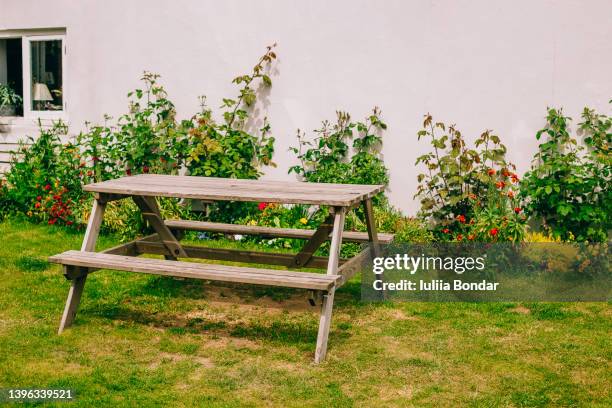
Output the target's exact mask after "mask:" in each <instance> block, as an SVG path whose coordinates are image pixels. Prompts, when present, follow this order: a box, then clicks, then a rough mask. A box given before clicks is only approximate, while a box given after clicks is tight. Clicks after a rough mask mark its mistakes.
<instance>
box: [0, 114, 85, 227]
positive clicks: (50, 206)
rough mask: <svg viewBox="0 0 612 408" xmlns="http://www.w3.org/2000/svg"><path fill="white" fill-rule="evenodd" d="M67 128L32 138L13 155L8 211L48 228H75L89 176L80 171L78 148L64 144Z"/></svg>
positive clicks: (62, 126)
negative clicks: (75, 210) (24, 216)
mask: <svg viewBox="0 0 612 408" xmlns="http://www.w3.org/2000/svg"><path fill="white" fill-rule="evenodd" d="M62 138H64V139H65V138H67V127H66V125H65V124H63V123H62V122H57V123H54V124H53V126H52V127H51V128H49V129H45V128H43V127H42V126H41V127H40V136H39V137H38V138H37V139H36V140H34V139H33V138H31V137H29V138H28V142H29V143H30V144H29V145H27V144H22V145H21V146H20V147H19V149H18V151H17V152H16V154H14V156H13V158H12V161H11V167H10V169H9V171H8V172H7V173H6V183H5V185H4V187H3V190H4V194H3V196H4V198H3V202H4V204H3V206H4V207H5V211H7V212H11V213H22V214H26V215H27V216H28V217H30V218H31V219H33V220H36V221H46V222H48V223H49V224H58V225H59V224H62V225H73V224H74V223H75V219H76V216H75V214H74V209H75V207H77V206H78V204H79V203H80V202H81V201H82V200H83V199H84V194H83V190H82V188H81V185H82V182H83V181H84V180H87V175H86V174H85V173H83V171H82V169H81V168H80V167H79V160H80V153H79V149H78V147H77V146H76V145H74V144H72V143H65V144H63V143H62V140H61V139H62Z"/></svg>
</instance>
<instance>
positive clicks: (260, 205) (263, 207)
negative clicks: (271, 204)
mask: <svg viewBox="0 0 612 408" xmlns="http://www.w3.org/2000/svg"><path fill="white" fill-rule="evenodd" d="M267 206H268V203H259V205H258V206H257V208H259V211H263V210H265V209H266V207H267Z"/></svg>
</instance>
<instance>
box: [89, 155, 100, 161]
mask: <svg viewBox="0 0 612 408" xmlns="http://www.w3.org/2000/svg"><path fill="white" fill-rule="evenodd" d="M91 160H93V161H95V162H97V161H98V160H100V159H99V158H97V157H96V156H94V157H92V158H91Z"/></svg>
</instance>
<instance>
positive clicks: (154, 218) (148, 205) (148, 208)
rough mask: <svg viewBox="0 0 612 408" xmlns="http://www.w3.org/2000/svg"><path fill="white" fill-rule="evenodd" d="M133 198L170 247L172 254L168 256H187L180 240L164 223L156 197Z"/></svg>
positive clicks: (162, 239)
mask: <svg viewBox="0 0 612 408" xmlns="http://www.w3.org/2000/svg"><path fill="white" fill-rule="evenodd" d="M132 199H133V200H134V202H135V203H136V205H137V206H138V208H140V211H141V212H142V215H143V216H144V217H145V219H146V220H147V221H148V222H149V225H151V227H153V229H154V230H155V232H157V235H159V237H160V240H161V242H162V243H163V244H164V245H165V246H166V248H168V251H169V252H170V254H171V255H168V257H169V258H173V259H176V258H177V257H179V256H182V257H187V254H186V253H185V251H184V250H183V247H182V246H181V244H180V243H179V241H178V240H177V239H176V237H175V236H174V234H172V231H170V229H169V228H168V227H167V226H166V224H165V223H164V220H163V219H162V217H161V214H160V212H159V207H158V206H157V202H156V201H155V198H153V197H140V196H134V197H132Z"/></svg>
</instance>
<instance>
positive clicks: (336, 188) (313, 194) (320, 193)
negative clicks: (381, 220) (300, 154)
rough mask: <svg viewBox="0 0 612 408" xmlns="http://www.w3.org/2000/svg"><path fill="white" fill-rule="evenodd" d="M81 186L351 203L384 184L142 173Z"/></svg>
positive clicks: (142, 192) (115, 190)
mask: <svg viewBox="0 0 612 408" xmlns="http://www.w3.org/2000/svg"><path fill="white" fill-rule="evenodd" d="M84 189H85V191H92V192H99V193H110V194H124V195H141V196H159V197H179V198H191V199H200V200H215V201H218V200H223V201H255V202H260V201H264V202H275V203H299V204H315V205H332V206H351V205H353V204H355V203H358V202H360V201H362V200H364V199H365V198H368V197H371V196H373V195H375V194H377V193H379V192H381V191H383V190H384V186H381V185H372V186H368V185H357V184H326V183H302V182H290V181H273V182H272V181H261V180H237V179H222V178H214V177H193V176H166V175H153V174H145V175H138V176H132V177H122V178H120V179H116V180H109V181H105V182H101V183H94V184H89V185H87V186H85V187H84Z"/></svg>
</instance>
